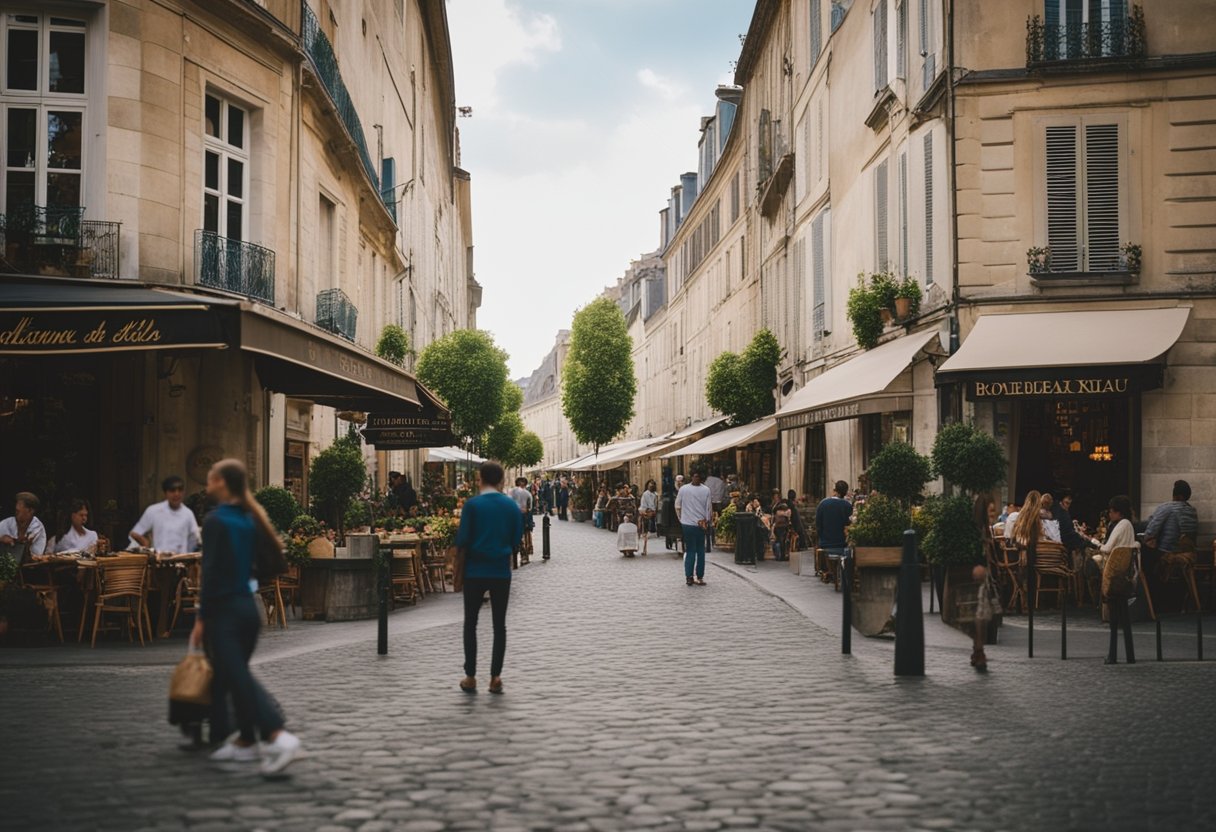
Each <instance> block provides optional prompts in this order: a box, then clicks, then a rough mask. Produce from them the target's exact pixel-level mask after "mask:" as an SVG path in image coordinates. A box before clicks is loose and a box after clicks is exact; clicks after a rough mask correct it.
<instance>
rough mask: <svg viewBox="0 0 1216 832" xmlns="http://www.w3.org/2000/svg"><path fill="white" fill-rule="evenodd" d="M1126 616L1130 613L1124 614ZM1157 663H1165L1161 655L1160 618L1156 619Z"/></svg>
mask: <svg viewBox="0 0 1216 832" xmlns="http://www.w3.org/2000/svg"><path fill="white" fill-rule="evenodd" d="M1126 615H1129V616H1130V615H1131V612H1130V611H1128V612H1127V613H1126ZM1120 623H1122V622H1120ZM1157 661H1159V662H1163V661H1165V659H1164V657H1163V656H1162V654H1161V618H1160V617H1158V618H1157Z"/></svg>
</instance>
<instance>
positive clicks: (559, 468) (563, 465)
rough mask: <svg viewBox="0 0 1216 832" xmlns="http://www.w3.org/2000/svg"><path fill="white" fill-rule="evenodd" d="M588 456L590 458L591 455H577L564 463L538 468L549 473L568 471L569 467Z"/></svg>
mask: <svg viewBox="0 0 1216 832" xmlns="http://www.w3.org/2000/svg"><path fill="white" fill-rule="evenodd" d="M589 456H591V454H579V455H578V456H576V457H571V458H570V459H567V460H565V461H564V462H559V463H557V464H556V465H548V466H545V465H541V466H539V467H540V468H541V469H542V470H544V469H547V470H549V471H569V470H570V466H571V465H577V464H578V463H580V462H582V461H583V460H584V459H586V458H587V457H589Z"/></svg>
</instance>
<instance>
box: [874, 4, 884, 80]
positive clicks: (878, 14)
mask: <svg viewBox="0 0 1216 832" xmlns="http://www.w3.org/2000/svg"><path fill="white" fill-rule="evenodd" d="M886 85H887V0H880V2H879V4H878V5H877V6H875V7H874V89H875V90H881V89H882V88H883V87H885V86H886Z"/></svg>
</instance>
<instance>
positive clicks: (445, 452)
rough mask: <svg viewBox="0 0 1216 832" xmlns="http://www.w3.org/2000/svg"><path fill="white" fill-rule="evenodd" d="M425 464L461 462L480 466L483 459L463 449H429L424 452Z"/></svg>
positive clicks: (453, 447) (452, 447)
mask: <svg viewBox="0 0 1216 832" xmlns="http://www.w3.org/2000/svg"><path fill="white" fill-rule="evenodd" d="M426 461H427V462H462V463H468V464H470V465H480V464H481V463H483V462H485V461H486V460H485V458H484V457H480V456H478V455H477V454H475V453H471V452H470V451H466V450H465V449H464V448H457V447H455V446H451V447H446V448H431V449H429V450H428V451H427V452H426Z"/></svg>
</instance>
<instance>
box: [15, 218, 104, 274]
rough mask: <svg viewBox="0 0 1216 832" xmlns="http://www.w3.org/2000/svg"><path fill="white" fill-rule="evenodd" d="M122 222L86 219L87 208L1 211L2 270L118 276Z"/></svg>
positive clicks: (29, 272)
mask: <svg viewBox="0 0 1216 832" xmlns="http://www.w3.org/2000/svg"><path fill="white" fill-rule="evenodd" d="M121 227H122V223H117V222H105V221H102V220H86V219H84V209H83V208H75V207H62V206H49V207H45V208H44V207H43V206H41V205H29V206H25V207H24V208H20V209H18V210H16V211H13V212H11V213H8V214H0V272H10V273H19V274H41V275H53V276H58V277H83V278H93V277H96V278H107V279H111V280H113V279H116V278H117V277H118V256H119V239H120V235H119V230H120V229H121Z"/></svg>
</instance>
